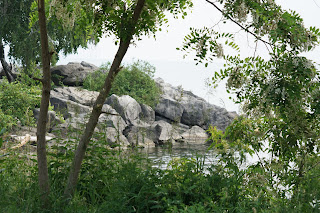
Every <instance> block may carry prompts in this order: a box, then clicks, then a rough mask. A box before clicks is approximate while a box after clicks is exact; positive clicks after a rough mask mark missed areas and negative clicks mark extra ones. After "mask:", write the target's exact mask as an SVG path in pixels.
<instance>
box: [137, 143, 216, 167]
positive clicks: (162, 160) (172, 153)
mask: <svg viewBox="0 0 320 213" xmlns="http://www.w3.org/2000/svg"><path fill="white" fill-rule="evenodd" d="M209 146H210V144H207V143H197V144H194V143H187V142H184V143H174V144H173V145H171V146H157V147H149V148H145V149H142V150H141V152H142V153H144V154H146V155H147V156H148V158H149V159H150V160H151V161H152V162H153V164H154V167H158V168H161V169H166V168H167V166H168V163H169V162H170V161H171V160H172V159H173V158H197V157H202V158H204V159H203V160H204V166H205V167H208V166H210V165H211V164H212V163H214V162H216V160H217V159H216V154H215V153H214V151H213V150H212V149H211V150H208V148H209Z"/></svg>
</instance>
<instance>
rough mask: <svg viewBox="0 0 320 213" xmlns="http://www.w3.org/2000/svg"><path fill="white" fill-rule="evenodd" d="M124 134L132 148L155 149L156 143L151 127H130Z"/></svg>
mask: <svg viewBox="0 0 320 213" xmlns="http://www.w3.org/2000/svg"><path fill="white" fill-rule="evenodd" d="M123 134H124V135H125V136H126V138H127V139H128V141H129V143H130V144H131V146H134V147H154V146H155V143H154V142H153V140H152V139H151V138H153V136H152V135H151V134H152V131H151V128H150V126H133V125H130V126H128V127H127V128H126V129H125V130H124V131H123Z"/></svg>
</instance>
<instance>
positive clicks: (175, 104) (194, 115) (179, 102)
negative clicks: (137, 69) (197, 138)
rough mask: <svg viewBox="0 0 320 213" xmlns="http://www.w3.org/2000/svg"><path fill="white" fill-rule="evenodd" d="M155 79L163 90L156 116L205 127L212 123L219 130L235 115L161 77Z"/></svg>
mask: <svg viewBox="0 0 320 213" xmlns="http://www.w3.org/2000/svg"><path fill="white" fill-rule="evenodd" d="M155 81H156V83H157V85H158V86H159V87H160V88H161V90H162V92H163V94H162V97H161V100H160V103H159V104H158V105H157V106H156V109H155V111H156V113H157V115H158V116H161V117H164V118H168V119H170V120H175V121H180V122H181V123H182V124H185V125H188V126H200V127H201V128H204V129H207V128H208V126H209V125H213V126H217V128H218V129H221V130H225V129H226V127H227V126H228V125H229V124H230V123H231V122H232V120H233V119H234V118H235V117H236V116H237V115H236V113H230V112H228V111H227V110H225V109H223V108H221V107H218V106H215V105H213V104H209V103H208V102H207V101H205V100H204V99H203V98H200V97H198V96H196V95H194V94H193V93H192V92H190V91H184V90H182V89H181V88H176V87H173V86H171V85H170V84H167V83H165V82H164V81H163V80H162V79H161V78H157V79H155ZM173 118H175V119H173Z"/></svg>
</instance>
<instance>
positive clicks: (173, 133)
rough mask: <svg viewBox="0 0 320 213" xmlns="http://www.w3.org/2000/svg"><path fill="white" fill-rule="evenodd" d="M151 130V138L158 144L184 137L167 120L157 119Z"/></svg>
mask: <svg viewBox="0 0 320 213" xmlns="http://www.w3.org/2000/svg"><path fill="white" fill-rule="evenodd" d="M150 130H151V134H150V136H151V139H152V141H154V142H155V143H157V144H161V143H165V142H168V141H173V140H180V139H181V138H182V137H181V135H180V134H179V133H178V131H177V130H176V129H174V128H173V127H172V125H171V124H169V123H167V122H165V121H155V122H154V123H153V124H152V126H151V128H150Z"/></svg>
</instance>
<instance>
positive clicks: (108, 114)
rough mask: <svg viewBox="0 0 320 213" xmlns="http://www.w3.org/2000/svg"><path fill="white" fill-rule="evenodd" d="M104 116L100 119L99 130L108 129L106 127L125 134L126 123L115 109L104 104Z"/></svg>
mask: <svg viewBox="0 0 320 213" xmlns="http://www.w3.org/2000/svg"><path fill="white" fill-rule="evenodd" d="M102 112H103V113H102V114H101V115H100V117H99V121H98V124H99V128H100V129H101V128H106V127H112V128H115V129H117V130H119V131H120V132H123V130H124V129H125V128H126V127H127V124H126V122H125V121H124V120H123V118H122V117H121V116H120V114H118V113H117V112H116V110H115V109H113V108H112V107H111V106H109V105H108V104H104V105H103V107H102Z"/></svg>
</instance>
